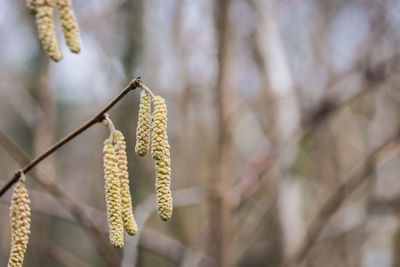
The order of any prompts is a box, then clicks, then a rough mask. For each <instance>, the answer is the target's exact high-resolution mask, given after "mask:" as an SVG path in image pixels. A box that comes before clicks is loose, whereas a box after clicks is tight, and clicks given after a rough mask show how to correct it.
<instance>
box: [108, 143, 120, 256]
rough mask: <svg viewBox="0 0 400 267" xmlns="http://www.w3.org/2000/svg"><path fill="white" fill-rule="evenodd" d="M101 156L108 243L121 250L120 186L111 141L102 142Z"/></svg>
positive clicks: (114, 152)
mask: <svg viewBox="0 0 400 267" xmlns="http://www.w3.org/2000/svg"><path fill="white" fill-rule="evenodd" d="M103 154H104V158H103V160H104V179H105V195H106V203H107V217H108V225H109V230H110V234H109V236H110V243H111V245H113V246H114V247H117V248H122V247H123V246H124V229H123V222H122V205H121V189H120V188H121V186H120V180H119V177H118V163H117V157H116V151H115V148H114V146H113V144H112V140H111V139H106V140H105V141H104V149H103Z"/></svg>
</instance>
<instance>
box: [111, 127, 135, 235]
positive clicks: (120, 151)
mask: <svg viewBox="0 0 400 267" xmlns="http://www.w3.org/2000/svg"><path fill="white" fill-rule="evenodd" d="M114 139H115V143H116V144H115V148H116V150H117V161H118V170H119V179H120V184H121V204H122V220H123V223H124V228H125V230H126V232H127V233H128V234H130V235H135V234H136V233H137V231H138V228H137V224H136V221H135V219H134V217H133V210H132V197H131V193H130V189H129V173H128V159H127V155H126V142H125V138H124V135H123V134H122V132H121V131H118V130H116V131H115V132H114Z"/></svg>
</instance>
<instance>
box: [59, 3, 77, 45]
mask: <svg viewBox="0 0 400 267" xmlns="http://www.w3.org/2000/svg"><path fill="white" fill-rule="evenodd" d="M71 5H72V4H71V1H70V0H58V1H57V10H58V13H59V15H60V20H61V25H62V29H63V33H64V37H65V42H66V44H67V46H68V47H69V50H71V52H74V53H79V52H80V51H81V38H80V35H79V27H78V23H77V20H76V17H75V13H74V11H73V10H72V8H71Z"/></svg>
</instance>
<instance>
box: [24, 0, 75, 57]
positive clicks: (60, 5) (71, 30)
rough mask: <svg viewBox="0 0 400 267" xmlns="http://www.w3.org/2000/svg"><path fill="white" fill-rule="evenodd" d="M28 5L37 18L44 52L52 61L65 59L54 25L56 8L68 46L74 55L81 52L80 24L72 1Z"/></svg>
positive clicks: (31, 0)
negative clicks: (72, 7) (72, 6)
mask: <svg viewBox="0 0 400 267" xmlns="http://www.w3.org/2000/svg"><path fill="white" fill-rule="evenodd" d="M26 5H27V7H28V9H29V10H30V11H31V12H32V13H34V14H35V16H36V26H37V30H38V37H39V39H40V42H41V44H42V47H43V50H44V51H45V52H46V53H47V55H48V56H49V57H50V58H51V59H52V60H54V61H60V60H61V59H62V58H63V56H62V54H61V51H60V46H59V43H58V39H57V34H56V28H55V23H54V9H55V8H57V10H58V13H59V15H60V20H61V24H62V28H63V32H64V37H65V41H66V43H67V46H68V47H69V49H70V50H71V51H72V52H74V53H78V52H79V51H80V50H81V41H80V36H79V29H78V24H77V22H76V17H75V14H74V12H73V10H72V9H71V2H70V0H27V2H26Z"/></svg>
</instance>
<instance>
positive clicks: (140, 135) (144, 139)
mask: <svg viewBox="0 0 400 267" xmlns="http://www.w3.org/2000/svg"><path fill="white" fill-rule="evenodd" d="M150 127H151V101H150V95H149V94H148V93H147V92H146V91H145V90H143V89H142V91H141V93H140V105H139V119H138V123H137V129H136V146H135V152H136V154H137V155H138V156H144V155H146V154H147V151H148V150H149V143H150Z"/></svg>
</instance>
